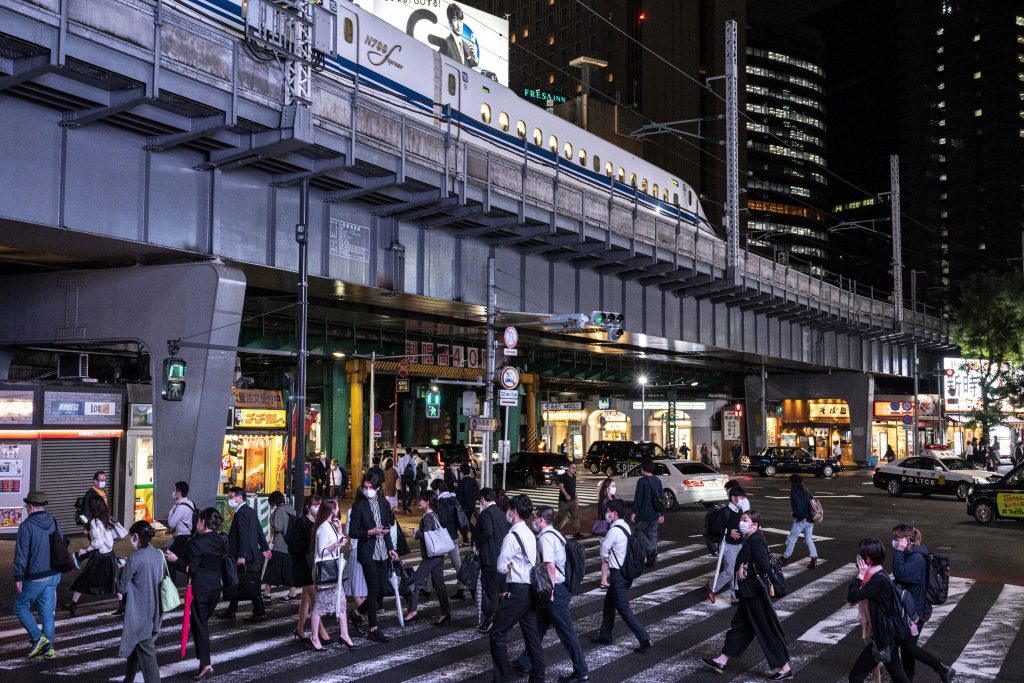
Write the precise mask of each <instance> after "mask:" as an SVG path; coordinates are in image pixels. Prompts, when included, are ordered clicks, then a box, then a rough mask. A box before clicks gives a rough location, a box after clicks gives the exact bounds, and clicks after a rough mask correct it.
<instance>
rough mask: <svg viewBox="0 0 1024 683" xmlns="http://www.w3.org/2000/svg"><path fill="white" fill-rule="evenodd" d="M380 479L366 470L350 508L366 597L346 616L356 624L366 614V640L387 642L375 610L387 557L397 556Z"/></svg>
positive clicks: (385, 582) (385, 578)
mask: <svg viewBox="0 0 1024 683" xmlns="http://www.w3.org/2000/svg"><path fill="white" fill-rule="evenodd" d="M381 482H382V479H381V478H379V477H378V476H377V474H376V473H375V472H371V471H369V470H368V471H367V472H366V474H365V475H364V476H363V483H362V484H361V485H360V487H359V493H358V495H357V496H356V499H355V502H354V503H352V510H351V511H350V512H349V534H350V535H351V536H352V538H354V539H356V540H357V541H359V544H358V545H357V546H356V555H357V560H358V561H359V565H360V566H361V567H362V568H363V576H364V577H365V578H366V600H363V604H361V605H359V609H358V610H357V611H356V612H350V613H349V619H350V620H351V621H353V622H355V624H356V625H357V626H359V625H361V624H362V622H363V618H362V616H360V615H366V620H367V621H368V622H369V625H370V632H369V633H368V634H367V636H366V637H367V638H368V639H369V640H373V641H376V642H378V643H386V642H387V641H388V640H390V639H389V638H388V637H387V636H385V635H384V634H383V633H381V632H380V631H378V630H377V610H378V609H379V607H380V605H381V603H382V602H383V598H384V595H385V590H386V589H387V588H388V564H389V560H397V559H398V553H397V552H395V548H394V546H393V545H392V543H391V533H390V529H391V525H392V524H394V523H395V521H394V517H393V516H392V514H391V506H390V505H388V501H387V499H385V498H384V496H380V495H378V490H379V489H380V485H381Z"/></svg>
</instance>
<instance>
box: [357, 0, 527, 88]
mask: <svg viewBox="0 0 1024 683" xmlns="http://www.w3.org/2000/svg"><path fill="white" fill-rule="evenodd" d="M356 4H357V5H359V6H360V7H362V8H363V9H365V10H368V11H369V12H372V13H373V14H375V15H376V16H378V17H380V18H381V19H383V20H384V21H386V22H388V23H389V24H391V25H392V26H395V27H397V28H399V29H401V30H402V31H405V32H406V33H407V34H409V35H410V36H412V37H413V38H415V39H416V40H418V41H420V42H422V43H426V44H427V45H430V46H431V47H432V48H434V49H435V50H437V51H438V52H440V53H441V54H443V55H446V56H448V57H450V58H451V59H453V60H455V61H456V62H459V63H460V64H464V65H466V66H468V67H469V68H471V69H473V70H474V71H476V72H478V73H480V74H482V75H484V76H487V77H488V78H491V79H493V80H495V81H497V82H499V83H501V84H502V85H505V86H507V85H508V21H506V20H504V19H500V18H498V17H496V16H494V15H493V14H487V13H486V12H481V11H480V10H477V9H474V8H472V7H467V6H466V5H464V4H462V3H459V2H451V0H356Z"/></svg>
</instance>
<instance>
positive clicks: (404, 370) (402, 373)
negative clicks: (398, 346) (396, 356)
mask: <svg viewBox="0 0 1024 683" xmlns="http://www.w3.org/2000/svg"><path fill="white" fill-rule="evenodd" d="M398 376H399V377H408V376H409V359H408V358H403V359H402V360H400V361H398ZM399 391H401V389H399ZM406 391H408V389H406Z"/></svg>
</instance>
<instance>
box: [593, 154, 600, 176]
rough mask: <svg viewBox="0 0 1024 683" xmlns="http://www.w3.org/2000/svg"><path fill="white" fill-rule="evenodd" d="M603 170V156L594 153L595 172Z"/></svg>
mask: <svg viewBox="0 0 1024 683" xmlns="http://www.w3.org/2000/svg"><path fill="white" fill-rule="evenodd" d="M600 172H601V157H599V156H597V155H596V154H595V155H594V173H600Z"/></svg>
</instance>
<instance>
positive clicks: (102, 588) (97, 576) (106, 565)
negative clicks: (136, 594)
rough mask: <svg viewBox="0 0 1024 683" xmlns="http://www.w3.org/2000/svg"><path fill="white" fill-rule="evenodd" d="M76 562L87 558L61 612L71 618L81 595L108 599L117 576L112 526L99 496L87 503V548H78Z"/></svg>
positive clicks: (108, 512)
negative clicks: (68, 613)
mask: <svg viewBox="0 0 1024 683" xmlns="http://www.w3.org/2000/svg"><path fill="white" fill-rule="evenodd" d="M76 555H77V556H78V559H81V558H84V557H85V556H88V557H89V560H88V561H87V562H86V565H85V567H84V568H83V569H82V572H81V573H80V574H79V575H78V577H77V578H75V582H74V583H73V584H71V602H69V603H67V604H66V605H64V609H66V610H67V611H68V612H70V613H71V616H75V610H76V609H78V601H79V600H81V599H82V594H83V593H85V594H88V595H111V594H112V593H113V592H114V576H115V575H116V574H117V556H116V555H114V522H113V520H111V519H110V510H109V509H108V508H107V504H106V502H104V500H103V499H102V498H100V497H99V496H95V497H93V498H91V499H90V500H89V545H88V547H85V548H79V550H78V552H77V553H76Z"/></svg>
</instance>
